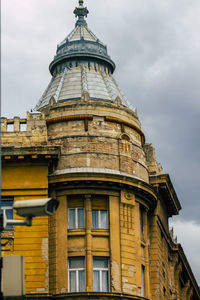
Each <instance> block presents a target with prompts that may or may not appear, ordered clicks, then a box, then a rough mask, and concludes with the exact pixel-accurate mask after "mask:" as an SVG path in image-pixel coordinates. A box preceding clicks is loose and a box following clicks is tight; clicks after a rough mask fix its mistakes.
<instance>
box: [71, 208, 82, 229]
mask: <svg viewBox="0 0 200 300" xmlns="http://www.w3.org/2000/svg"><path fill="white" fill-rule="evenodd" d="M68 228H69V229H78V228H80V229H81V228H84V208H83V207H76V208H69V209H68Z"/></svg>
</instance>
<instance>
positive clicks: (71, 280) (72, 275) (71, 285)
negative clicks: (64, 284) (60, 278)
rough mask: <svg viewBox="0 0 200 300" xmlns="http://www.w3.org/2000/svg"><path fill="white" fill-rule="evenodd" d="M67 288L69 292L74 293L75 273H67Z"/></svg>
mask: <svg viewBox="0 0 200 300" xmlns="http://www.w3.org/2000/svg"><path fill="white" fill-rule="evenodd" d="M69 288H70V292H72V293H73V292H76V271H70V272H69Z"/></svg>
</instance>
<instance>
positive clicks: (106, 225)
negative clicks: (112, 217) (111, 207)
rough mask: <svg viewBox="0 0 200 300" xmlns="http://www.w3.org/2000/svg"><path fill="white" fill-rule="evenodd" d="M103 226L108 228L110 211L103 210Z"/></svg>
mask: <svg viewBox="0 0 200 300" xmlns="http://www.w3.org/2000/svg"><path fill="white" fill-rule="evenodd" d="M100 212H101V228H102V229H107V228H108V213H107V211H106V210H101V211H100Z"/></svg>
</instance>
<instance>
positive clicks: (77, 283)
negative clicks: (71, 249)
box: [68, 257, 85, 293]
mask: <svg viewBox="0 0 200 300" xmlns="http://www.w3.org/2000/svg"><path fill="white" fill-rule="evenodd" d="M77 258H79V259H80V257H77ZM70 259H76V257H70V258H69V260H70ZM69 260H68V290H69V292H70V293H73V292H71V287H70V272H76V291H75V293H79V292H80V291H79V276H78V275H79V271H85V267H84V268H71V269H70V267H69ZM83 260H84V264H85V258H83Z"/></svg>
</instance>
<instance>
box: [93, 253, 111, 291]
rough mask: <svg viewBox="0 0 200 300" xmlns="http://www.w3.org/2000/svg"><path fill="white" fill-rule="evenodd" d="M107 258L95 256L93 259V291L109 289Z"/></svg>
mask: <svg viewBox="0 0 200 300" xmlns="http://www.w3.org/2000/svg"><path fill="white" fill-rule="evenodd" d="M108 265H109V264H108V259H107V258H101V257H95V258H94V259H93V290H94V291H95V292H108V291H109V267H108Z"/></svg>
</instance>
